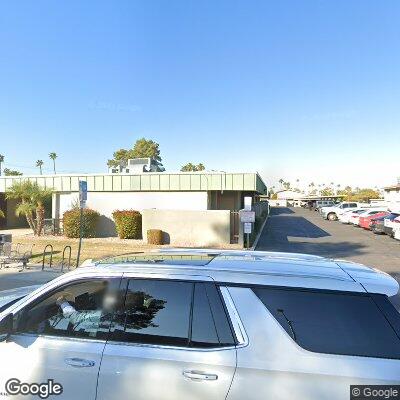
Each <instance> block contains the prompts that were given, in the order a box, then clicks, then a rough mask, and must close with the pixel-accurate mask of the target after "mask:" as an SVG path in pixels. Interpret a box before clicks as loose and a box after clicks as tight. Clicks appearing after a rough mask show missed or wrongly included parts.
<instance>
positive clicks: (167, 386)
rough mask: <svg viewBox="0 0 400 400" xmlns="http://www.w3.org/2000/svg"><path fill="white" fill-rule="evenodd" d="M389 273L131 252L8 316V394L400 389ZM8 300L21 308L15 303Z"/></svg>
mask: <svg viewBox="0 0 400 400" xmlns="http://www.w3.org/2000/svg"><path fill="white" fill-rule="evenodd" d="M398 288H399V287H398V284H397V282H396V281H395V280H394V279H393V278H391V277H390V276H389V275H387V274H385V273H382V272H379V271H377V270H374V269H371V268H368V267H366V266H363V265H360V264H354V263H349V262H343V261H332V260H327V259H324V258H321V257H317V256H309V255H301V254H289V253H286V254H285V253H266V252H252V253H244V252H220V253H218V252H215V251H205V252H201V251H199V252H183V251H181V252H176V253H165V254H157V253H156V254H150V255H145V254H142V255H141V254H133V255H132V256H126V255H124V256H123V257H117V258H114V259H110V260H106V261H104V262H100V263H98V264H95V265H93V266H92V267H84V268H79V269H77V270H76V271H74V272H71V273H68V274H66V275H63V276H61V277H59V278H57V279H55V280H54V281H52V282H50V283H48V284H46V285H44V286H43V287H41V288H39V289H37V290H35V291H34V292H33V293H31V294H29V295H27V296H25V297H23V298H22V299H20V300H18V301H17V302H16V303H14V304H12V305H11V306H8V307H7V306H5V307H3V311H2V312H1V313H0V334H1V339H2V341H1V342H0V359H1V369H0V393H4V394H5V395H6V396H12V398H13V399H14V398H16V399H25V400H26V399H37V398H38V397H40V396H38V395H37V393H39V390H41V392H40V393H44V394H43V397H41V398H45V396H46V394H47V395H48V394H49V393H50V394H51V395H54V394H58V396H57V397H54V398H60V399H69V400H114V399H135V400H144V399H146V400H148V399H152V400H153V399H154V400H178V399H191V400H204V399H209V400H225V399H228V400H243V399H246V400H264V399H274V400H280V399H282V400H287V399H292V398H296V399H297V400H314V399H315V400H323V399H327V400H328V399H329V400H335V399H337V400H339V399H340V400H342V399H347V398H349V391H350V385H359V384H368V385H372V384H382V385H384V384H387V385H389V384H400V339H399V335H400V332H399V330H400V328H399V327H400V315H399V313H398V312H397V311H396V310H395V308H394V307H393V305H392V304H391V302H390V301H389V298H388V297H389V296H393V295H395V294H396V293H397V291H398ZM9 300H10V301H11V302H12V301H15V300H11V299H10V298H9Z"/></svg>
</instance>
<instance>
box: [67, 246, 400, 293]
mask: <svg viewBox="0 0 400 400" xmlns="http://www.w3.org/2000/svg"><path fill="white" fill-rule="evenodd" d="M85 264H86V265H87V267H86V268H78V269H77V270H75V271H73V272H71V273H70V274H79V273H94V274H96V273H99V274H102V273H103V274H104V272H105V271H108V272H112V273H115V272H119V273H139V274H143V275H144V276H147V275H148V274H153V275H155V274H156V275H157V276H166V275H168V276H169V277H170V276H171V275H179V276H182V275H184V276H188V277H191V278H192V279H193V277H207V278H208V279H210V278H211V279H213V280H215V281H217V282H222V283H227V284H234V285H242V284H243V285H271V286H289V287H304V288H315V289H327V290H342V291H353V292H365V291H367V292H371V293H382V294H386V295H388V296H393V295H395V294H396V293H397V292H398V289H399V285H398V283H397V281H396V280H395V279H393V278H392V277H391V276H390V275H388V274H386V273H384V272H381V271H379V270H376V269H374V268H370V267H367V266H365V265H362V264H357V263H353V262H349V261H342V260H332V259H327V258H323V257H319V256H313V255H308V254H298V253H279V252H276V253H275V252H263V251H227V250H220V251H219V250H211V249H201V250H187V249H186V250H183V249H170V250H166V251H156V252H150V253H133V254H127V255H123V256H119V257H113V258H109V259H106V260H102V261H100V262H96V263H85Z"/></svg>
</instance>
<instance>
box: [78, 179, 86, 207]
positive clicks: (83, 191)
mask: <svg viewBox="0 0 400 400" xmlns="http://www.w3.org/2000/svg"><path fill="white" fill-rule="evenodd" d="M86 200H87V182H86V181H79V201H80V202H81V203H82V202H83V201H86Z"/></svg>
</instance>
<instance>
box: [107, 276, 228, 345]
mask: <svg viewBox="0 0 400 400" xmlns="http://www.w3.org/2000/svg"><path fill="white" fill-rule="evenodd" d="M112 340H117V341H123V342H130V343H137V344H150V345H161V346H178V347H200V348H204V347H220V346H227V345H234V344H235V342H234V340H233V335H232V332H231V330H230V325H229V322H228V319H227V315H226V313H225V310H224V308H223V305H222V303H221V298H220V297H219V294H218V291H217V289H216V288H215V286H214V285H213V284H208V283H192V282H181V281H172V280H157V279H130V280H129V281H128V288H127V292H126V299H125V306H124V308H123V309H122V310H120V312H118V313H117V314H116V318H115V320H114V323H113V328H112Z"/></svg>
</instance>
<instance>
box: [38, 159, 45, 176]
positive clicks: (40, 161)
mask: <svg viewBox="0 0 400 400" xmlns="http://www.w3.org/2000/svg"><path fill="white" fill-rule="evenodd" d="M43 164H44V162H43V160H37V161H36V166H37V167H39V170H40V175H42V174H43V172H42V166H43Z"/></svg>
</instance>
